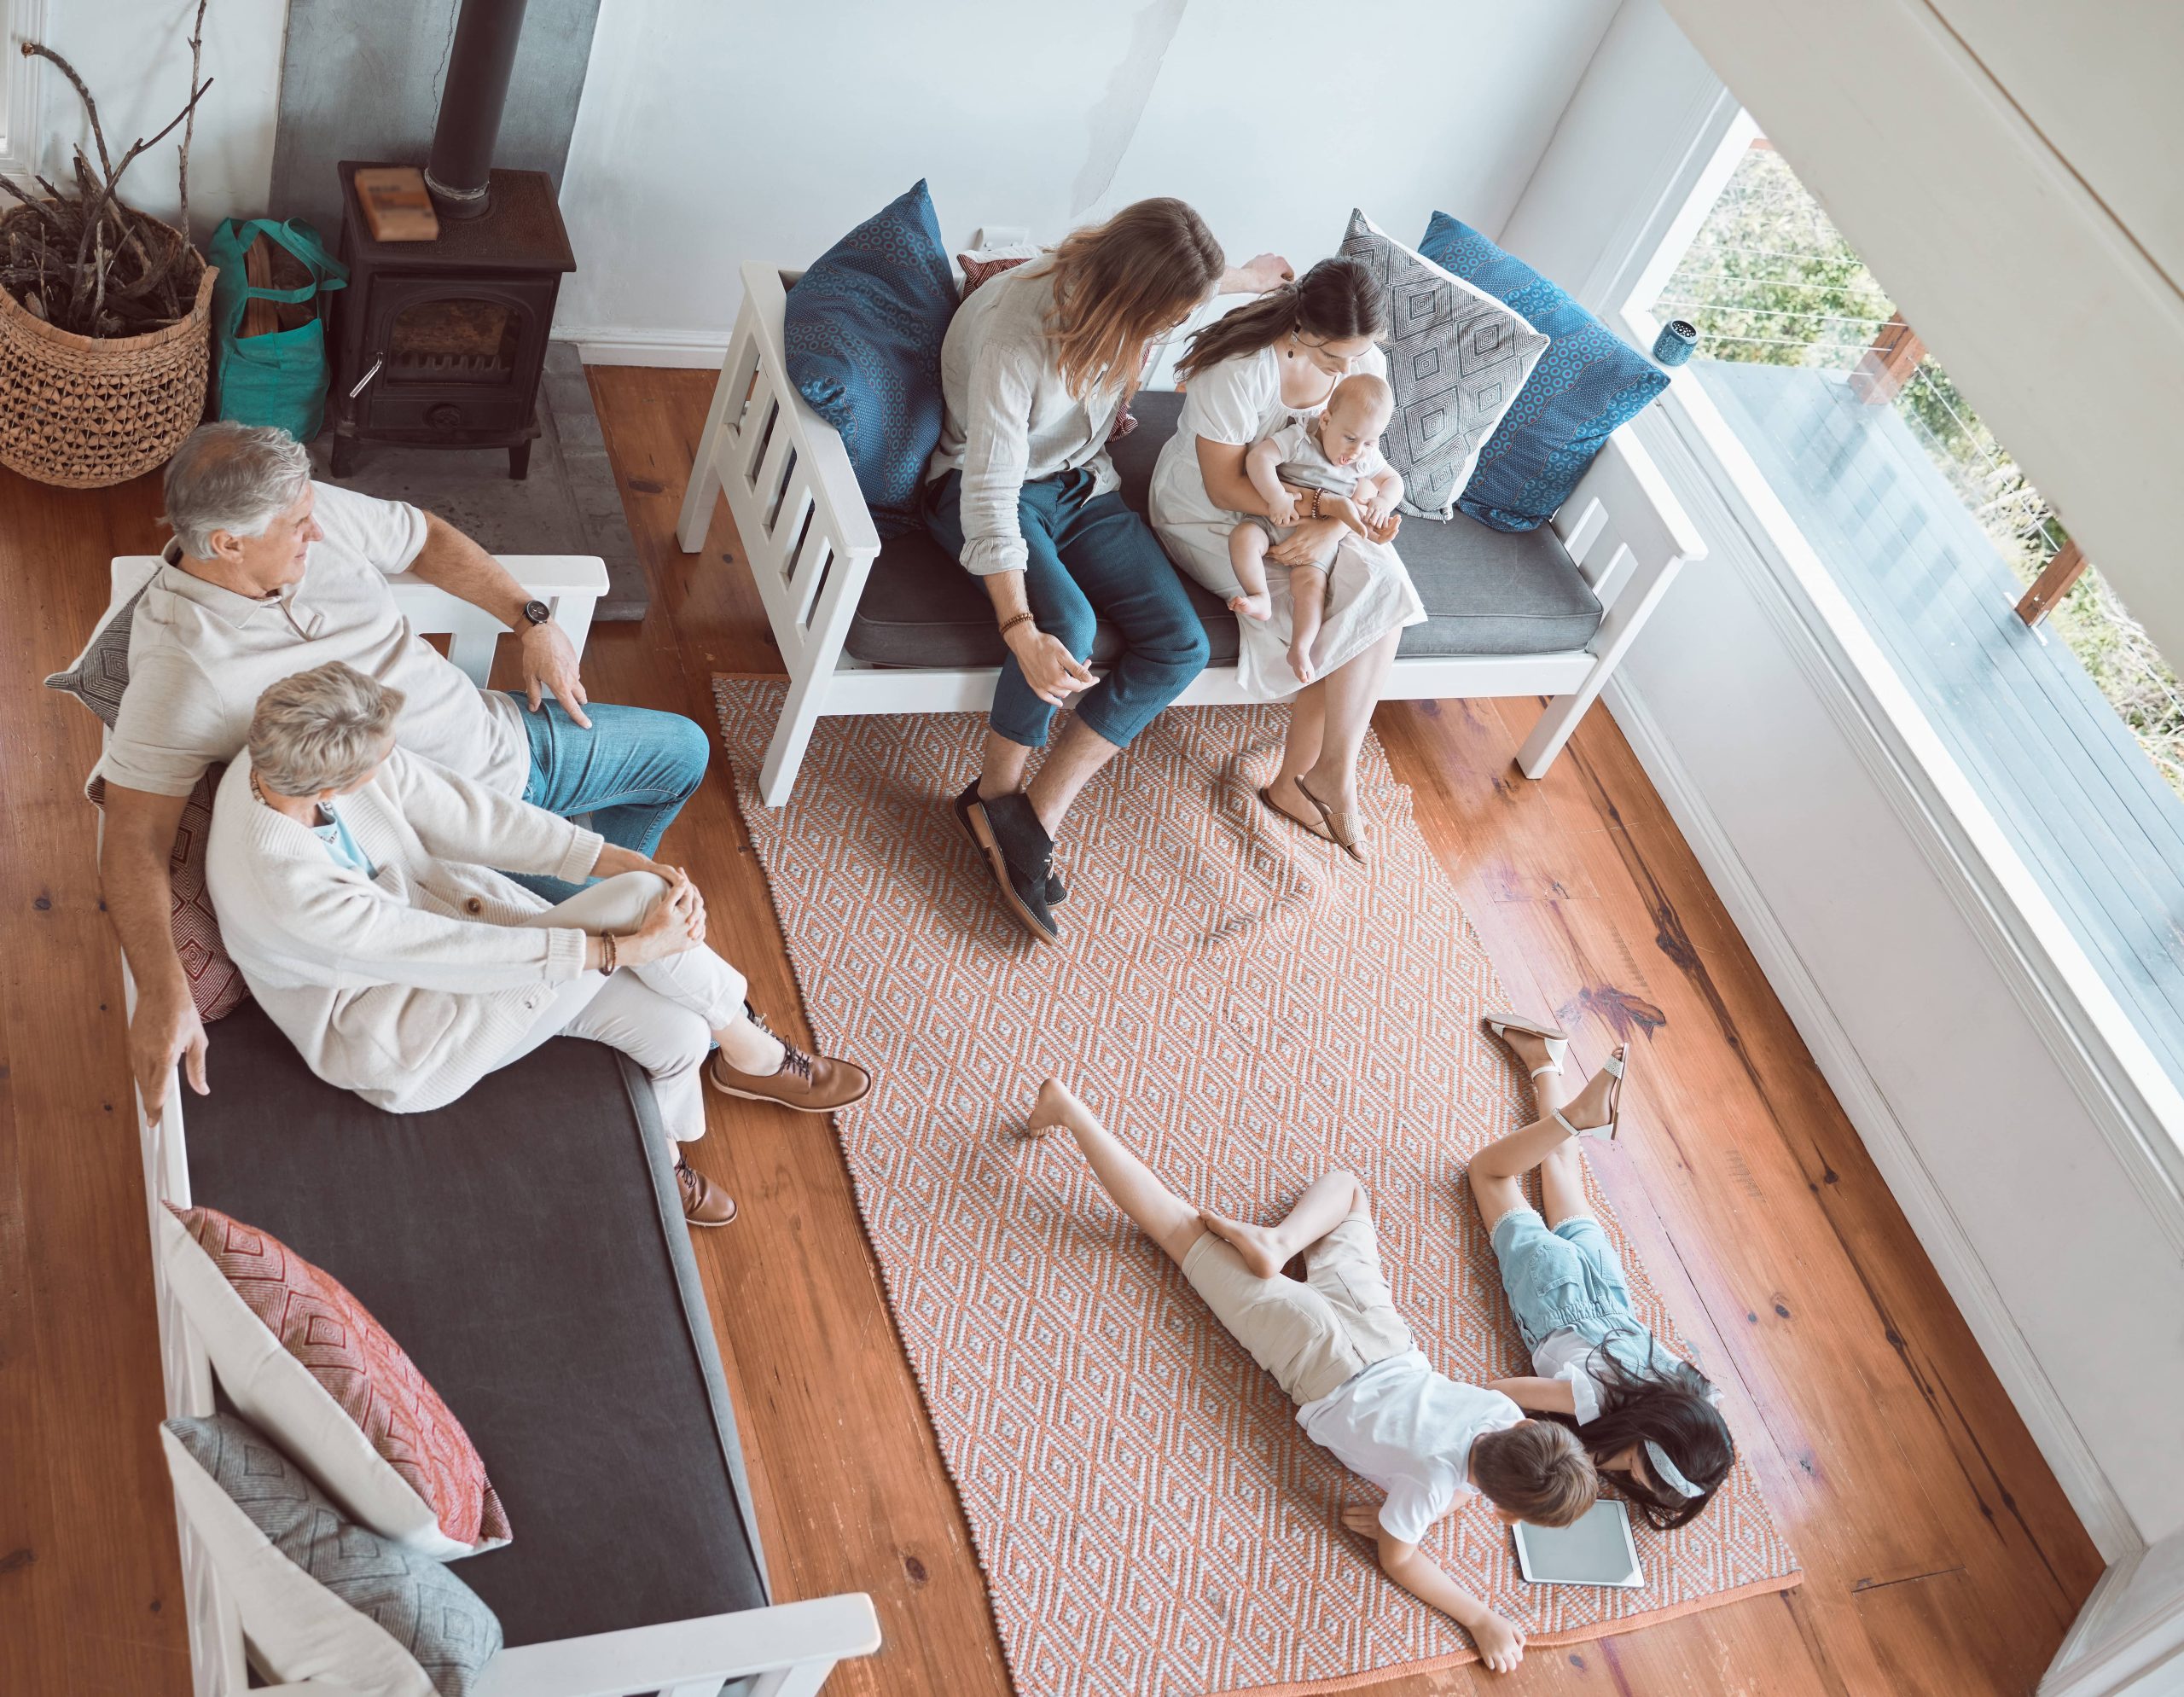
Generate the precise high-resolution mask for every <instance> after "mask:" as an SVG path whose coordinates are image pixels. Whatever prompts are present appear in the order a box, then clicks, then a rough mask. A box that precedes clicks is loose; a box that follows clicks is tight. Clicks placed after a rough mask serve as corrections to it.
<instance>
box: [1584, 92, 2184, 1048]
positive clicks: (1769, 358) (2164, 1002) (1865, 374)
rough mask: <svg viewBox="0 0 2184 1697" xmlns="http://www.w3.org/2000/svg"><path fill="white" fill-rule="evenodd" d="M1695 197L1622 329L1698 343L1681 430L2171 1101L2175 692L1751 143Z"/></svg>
mask: <svg viewBox="0 0 2184 1697" xmlns="http://www.w3.org/2000/svg"><path fill="white" fill-rule="evenodd" d="M1744 133H1745V134H1749V131H1745V132H1744ZM1712 180H1713V181H1714V182H1716V183H1720V184H1721V187H1720V189H1719V192H1718V195H1716V197H1715V198H1714V199H1713V200H1712V201H1711V204H1710V205H1708V206H1705V208H1704V209H1703V211H1704V215H1703V217H1700V218H1697V219H1696V220H1695V230H1694V231H1693V234H1692V235H1690V238H1689V241H1688V244H1687V246H1684V247H1682V251H1681V252H1678V253H1670V254H1664V255H1663V256H1661V258H1660V259H1659V260H1658V262H1657V263H1656V264H1655V265H1654V266H1653V267H1652V268H1651V269H1650V270H1649V272H1648V277H1649V278H1650V279H1651V280H1650V281H1649V282H1646V283H1644V284H1642V285H1641V292H1640V295H1639V298H1638V299H1635V300H1634V301H1633V302H1631V303H1630V305H1629V311H1628V315H1627V316H1628V317H1629V319H1630V321H1631V324H1632V328H1633V329H1634V331H1635V333H1636V334H1641V335H1644V336H1646V337H1647V339H1648V340H1650V339H1651V336H1652V334H1653V332H1654V330H1655V328H1657V327H1658V324H1659V323H1666V322H1668V321H1670V320H1674V319H1682V320H1685V321H1687V323H1690V324H1691V325H1693V327H1695V328H1696V329H1697V331H1698V333H1699V342H1698V350H1697V353H1696V356H1695V357H1694V358H1693V361H1692V363H1691V365H1690V367H1689V371H1690V374H1691V381H1693V382H1695V384H1696V386H1697V387H1698V388H1699V392H1700V399H1698V400H1695V401H1694V406H1697V405H1700V404H1703V405H1704V406H1705V407H1706V408H1707V409H1709V410H1711V414H1712V415H1713V416H1716V417H1717V418H1718V421H1719V422H1720V423H1721V424H1722V426H1724V427H1726V429H1727V431H1728V433H1729V434H1730V435H1731V436H1733V438H1734V443H1735V445H1737V447H1738V448H1739V449H1740V450H1741V451H1742V452H1743V453H1745V454H1746V455H1748V456H1749V460H1750V464H1751V468H1753V469H1754V470H1756V472H1757V474H1758V475H1760V476H1761V477H1763V479H1765V481H1766V484H1767V485H1768V487H1769V489H1770V490H1771V491H1772V492H1773V493H1774V495H1775V497H1777V499H1778V500H1779V501H1780V503H1781V506H1782V508H1783V509H1786V512H1787V513H1788V514H1789V516H1790V520H1791V521H1792V523H1793V524H1794V526H1796V528H1797V530H1798V532H1799V533H1800V535H1801V536H1802V538H1803V539H1804V542H1805V543H1807V544H1809V547H1810V549H1811V550H1812V552H1813V554H1814V555H1816V556H1817V557H1818V558H1819V560H1820V561H1821V563H1822V565H1823V566H1824V567H1825V568H1826V570H1827V572H1828V574H1829V576H1830V577H1831V578H1833V581H1834V583H1835V584H1837V585H1838V587H1839V589H1840V590H1842V592H1843V595H1844V598H1845V599H1846V600H1847V602H1849V603H1850V606H1851V607H1853V608H1854V609H1855V611H1856V615H1857V618H1858V619H1859V620H1860V622H1861V623H1862V625H1863V626H1864V628H1865V630H1866V631H1867V633H1868V634H1869V635H1870V636H1872V637H1873V642H1874V643H1875V644H1876V645H1877V647H1878V648H1879V650H1880V652H1881V653H1882V654H1884V655H1885V658H1886V660H1887V662H1888V664H1889V665H1890V666H1891V667H1892V669H1893V670H1894V671H1895V673H1896V677H1897V679H1898V680H1899V681H1900V682H1901V683H1902V685H1903V686H1904V688H1905V689H1907V690H1908V693H1909V694H1910V695H1911V697H1912V698H1913V699H1914V700H1915V701H1916V702H1917V704H1918V706H1919V707H1920V710H1921V712H1923V714H1924V717H1925V718H1926V722H1927V723H1928V724H1929V725H1930V726H1931V729H1933V731H1934V732H1935V734H1936V735H1937V736H1938V738H1939V739H1940V741H1941V742H1942V743H1943V746H1944V747H1946V748H1947V750H1948V751H1949V753H1950V755H1951V756H1952V757H1953V758H1955V762H1956V764H1957V765H1958V767H1959V768H1960V770H1961V771H1962V772H1963V774H1964V775H1965V776H1966V778H1967V779H1968V780H1969V781H1970V782H1971V783H1972V786H1973V787H1974V788H1975V790H1976V791H1977V792H1978V794H1979V796H1980V798H1981V799H1982V800H1983V802H1984V804H1985V805H1986V807H1987V809H1988V811H1989V813H1990V814H1991V815H1992V817H1994V819H1995V822H1997V824H1998V825H1999V826H2000V827H2001V828H2002V829H2003V831H2004V832H2005V833H2006V834H2007V835H2008V837H2009V838H2010V840H2011V841H2012V843H2013V846H2014V847H2015V848H2016V850H2017V851H2018V855H2019V856H2020V857H2021V858H2022V859H2023V860H2024V863H2025V864H2026V866H2027V867H2028V868H2029V869H2030V870H2031V871H2032V873H2033V875H2035V876H2036V878H2037V879H2038V880H2040V881H2041V883H2042V886H2044V888H2045V889H2046V892H2047V894H2048V896H2049V897H2050V898H2051V899H2052V900H2053V903H2054V904H2055V907H2056V910H2057V911H2058V912H2059V914H2060V915H2062V916H2063V918H2064V920H2065V922H2066V923H2067V924H2068V925H2069V926H2070V927H2071V931H2072V932H2073V933H2074V934H2075V935H2076V936H2077V939H2078V940H2079V942H2080V944H2081V945H2082V947H2083V948H2084V950H2085V951H2086V953H2087V955H2088V958H2090V959H2091V960H2092V961H2093V962H2094V964H2095V966H2096V967H2097V968H2099V969H2100V972H2101V973H2102V975H2103V977H2104V978H2105V979H2106V980H2107V981H2108V983H2109V985H2110V986H2111V989H2112V990H2113V991H2114V992H2115V994H2116V996H2117V1000H2118V1001H2119V1002H2120V1003H2122V1004H2123V1007H2124V1008H2125V1010H2126V1011H2127V1012H2128V1013H2129V1014H2130V1015H2131V1016H2132V1018H2133V1020H2134V1022H2135V1024H2136V1025H2137V1026H2139V1029H2140V1032H2141V1034H2142V1035H2143V1036H2144V1037H2146V1040H2147V1041H2148V1043H2150V1044H2151V1045H2152V1048H2153V1049H2154V1050H2155V1052H2156V1053H2157V1055H2158V1056H2159V1057H2160V1058H2161V1059H2162V1061H2164V1064H2165V1065H2166V1066H2167V1068H2168V1070H2169V1072H2170V1074H2171V1076H2172V1077H2175V1078H2184V691H2180V689H2179V686H2178V683H2177V679H2176V677H2175V675H2174V673H2173V672H2172V671H2170V669H2169V666H2168V665H2166V664H2164V661H2163V660H2162V657H2161V655H2160V654H2159V653H2158V651H2157V650H2156V649H2155V648H2154V646H2153V644H2152V642H2150V641H2149V640H2148V638H2147V636H2146V632H2145V631H2143V630H2142V629H2141V628H2140V625H2138V623H2137V622H2136V621H2135V619H2132V617H2131V616H2130V613H2129V610H2128V609H2127V608H2126V607H2124V606H2123V603H2122V602H2121V601H2120V600H2119V599H2118V598H2117V596H2116V595H2115V593H2114V592H2113V590H2111V589H2110V588H2109V586H2108V585H2107V584H2106V583H2105V582H2103V580H2102V579H2101V577H2100V572H2099V571H2098V569H2097V568H2096V567H2092V566H2089V565H2088V563H2087V561H2085V559H2084V558H2083V556H2082V555H2081V554H2080V552H2079V550H2078V549H2077V544H2076V543H2073V542H2072V541H2071V538H2070V534H2069V532H2068V531H2067V529H2066V528H2065V523H2064V520H2063V518H2062V517H2061V516H2060V515H2059V514H2057V513H2055V512H2054V511H2053V509H2051V508H2050V507H2049V506H2048V504H2047V503H2046V502H2045V501H2043V500H2042V497H2041V496H2040V493H2039V491H2038V490H2036V488H2035V487H2034V486H2033V485H2032V484H2031V483H2030V480H2029V479H2027V478H2026V476H2025V474H2024V472H2023V471H2022V470H2021V469H2020V468H2018V466H2017V464H2016V463H2015V462H2014V461H2013V460H2012V458H2011V457H2010V456H2009V453H2008V451H2007V449H2006V448H2005V447H2004V445H2002V444H2001V443H2000V442H1998V441H1996V440H1995V437H1994V434H1993V433H1992V432H1990V431H1989V430H1988V429H1987V427H1985V426H1984V424H1983V423H1981V421H1980V420H1979V417H1978V414H1977V412H1976V411H1975V410H1973V409H1972V406H1971V405H1970V404H1968V403H1967V402H1966V399H1965V398H1964V397H1963V395H1962V394H1961V393H1960V392H1958V390H1957V388H1956V386H1955V384H1953V383H1952V382H1951V381H1949V375H1948V373H1947V372H1946V371H1945V370H1944V369H1943V368H1942V366H1941V365H1940V363H1938V362H1937V360H1936V359H1935V358H1934V357H1932V355H1931V353H1929V352H1927V351H1926V346H1925V344H1924V342H1923V341H1922V340H1921V339H1920V336H1919V334H1918V327H1917V326H1916V325H1915V324H1913V323H1906V322H1905V319H1904V317H1903V315H1902V313H1901V312H1899V311H1897V309H1896V305H1895V303H1894V302H1892V301H1891V299H1889V296H1888V293H1887V291H1886V289H1885V286H1884V284H1883V282H1882V281H1881V280H1880V279H1879V278H1878V277H1876V276H1874V275H1873V272H1872V271H1871V270H1869V269H1868V268H1867V266H1866V264H1864V262H1863V261H1862V259H1860V257H1859V256H1858V254H1857V253H1856V250H1855V249H1854V248H1853V247H1851V246H1850V243H1849V242H1848V241H1845V240H1844V237H1843V235H1841V233H1840V232H1839V231H1838V230H1836V229H1835V227H1834V226H1833V224H1831V223H1830V222H1829V220H1828V218H1827V215H1826V213H1825V212H1823V211H1822V210H1821V207H1820V206H1819V205H1818V204H1817V203H1816V202H1815V201H1814V199H1813V197H1812V196H1811V195H1809V193H1807V192H1806V190H1805V189H1804V186H1803V185H1802V184H1801V183H1799V182H1798V179H1797V177H1796V175H1795V173H1794V172H1792V171H1791V169H1790V168H1789V166H1788V165H1787V164H1786V161H1785V160H1783V159H1782V158H1781V156H1780V154H1777V153H1776V152H1775V150H1774V149H1773V148H1772V147H1770V146H1769V144H1768V142H1766V140H1765V138H1764V137H1751V140H1750V142H1749V145H1745V146H1743V147H1742V148H1741V150H1740V152H1739V153H1738V154H1737V155H1736V157H1735V159H1734V166H1733V167H1732V168H1730V169H1728V171H1727V173H1726V177H1723V175H1722V173H1721V172H1719V171H1717V172H1716V174H1715V176H1714V178H1713V179H1712ZM1693 211H1694V212H1697V211H1699V209H1698V208H1694V209H1693ZM1693 222H1694V221H1693V219H1692V218H1686V219H1685V220H1684V221H1683V224H1682V228H1684V229H1686V230H1692V229H1693ZM2029 262H2030V261H2029Z"/></svg>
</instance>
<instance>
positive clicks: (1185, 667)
mask: <svg viewBox="0 0 2184 1697" xmlns="http://www.w3.org/2000/svg"><path fill="white" fill-rule="evenodd" d="M1094 481H1095V479H1094V476H1093V474H1092V473H1091V472H1090V471H1089V469H1083V468H1080V469H1078V470H1077V471H1070V472H1063V473H1062V474H1060V476H1058V477H1049V478H1042V479H1039V480H1038V481H1037V482H1036V483H1027V484H1025V485H1024V487H1023V490H1022V491H1021V492H1020V493H1019V495H1018V496H1017V497H1016V520H1017V523H1018V525H1019V526H1020V527H1021V528H1022V530H1023V533H1024V542H1025V547H1026V548H1027V549H1029V550H1030V554H1029V557H1028V558H1027V559H1026V560H1025V566H1024V598H1025V602H1027V603H1028V604H1029V605H1030V607H1031V615H1032V617H1033V619H1036V620H1037V624H1038V626H1039V629H1040V630H1042V631H1045V632H1046V633H1047V635H1048V636H1056V637H1059V638H1060V640H1061V641H1062V642H1064V643H1065V644H1066V645H1067V647H1068V648H1069V651H1070V653H1071V654H1074V655H1075V656H1076V657H1077V659H1078V660H1086V659H1088V658H1089V656H1090V655H1091V653H1092V638H1093V636H1094V634H1095V630H1096V627H1097V625H1098V621H1099V620H1101V619H1107V621H1108V622H1109V623H1111V624H1112V625H1114V626H1115V628H1116V629H1117V630H1118V631H1120V632H1121V633H1122V639H1123V651H1122V653H1120V654H1118V655H1116V656H1115V660H1114V664H1113V665H1110V666H1109V667H1108V668H1107V676H1106V677H1102V678H1101V680H1100V681H1099V683H1096V684H1095V685H1094V686H1093V687H1092V688H1091V689H1088V690H1086V691H1085V692H1084V694H1083V695H1081V696H1079V697H1078V698H1077V706H1076V709H1075V711H1076V713H1077V718H1078V720H1079V721H1080V722H1081V723H1082V724H1083V725H1085V726H1086V728H1087V729H1090V730H1092V731H1094V732H1095V733H1096V734H1097V735H1100V736H1101V737H1103V738H1105V739H1106V740H1107V741H1109V742H1112V743H1113V744H1114V745H1115V747H1118V748H1127V747H1130V741H1131V739H1132V738H1134V737H1135V736H1136V735H1137V734H1138V732H1140V731H1141V730H1143V729H1145V727H1146V726H1147V725H1148V724H1151V723H1152V722H1153V718H1154V716H1155V715H1156V714H1158V713H1159V711H1160V710H1161V709H1162V708H1163V707H1165V706H1167V705H1168V703H1169V702H1170V701H1172V700H1175V699H1176V696H1178V695H1180V694H1182V693H1183V690H1184V689H1185V688H1186V687H1187V686H1188V684H1189V683H1190V681H1191V679H1193V678H1194V677H1197V676H1198V675H1199V673H1200V672H1201V671H1205V661H1206V655H1207V653H1208V647H1207V643H1206V639H1205V626H1204V625H1201V624H1199V618H1198V613H1196V611H1195V610H1194V608H1193V607H1192V606H1191V599H1190V596H1189V595H1188V593H1187V592H1186V591H1185V590H1184V589H1183V580H1182V578H1179V577H1178V576H1176V568H1175V567H1174V566H1173V565H1171V564H1170V561H1169V559H1168V551H1167V549H1164V548H1163V547H1161V546H1160V538H1159V537H1157V536H1155V535H1153V527H1152V526H1150V525H1148V524H1147V523H1146V522H1145V520H1143V519H1141V518H1140V517H1138V515H1137V514H1136V513H1133V512H1132V511H1130V509H1129V508H1128V507H1127V506H1125V505H1124V503H1123V497H1122V494H1121V491H1118V490H1109V491H1107V493H1106V494H1105V495H1095V494H1093V493H1092V485H1093V483H1094ZM962 495H963V479H962V474H961V473H959V472H950V473H949V474H947V475H946V476H945V477H943V478H941V479H938V480H937V481H936V482H932V483H929V484H927V485H926V488H925V495H924V503H923V504H924V508H925V521H926V530H927V531H928V532H930V533H931V534H932V539H933V540H934V541H935V542H937V543H939V544H940V546H941V547H942V548H944V549H947V551H948V557H949V558H950V559H951V560H954V559H958V558H960V557H961V555H962V551H963V520H962ZM1053 720H1054V709H1053V708H1052V707H1050V706H1048V705H1047V704H1046V703H1045V702H1044V701H1042V700H1040V699H1039V698H1038V697H1037V695H1034V694H1032V693H1031V685H1030V684H1028V683H1025V681H1024V673H1023V671H1022V670H1021V669H1020V668H1019V666H1018V665H1017V664H1016V656H1015V655H1014V654H1011V655H1009V656H1008V659H1006V660H1003V661H1002V666H1001V677H1000V679H999V680H998V681H997V682H996V683H995V685H994V691H993V713H992V716H991V718H990V719H989V720H988V723H989V724H991V725H992V727H993V729H995V731H996V733H998V734H999V735H1002V736H1005V737H1007V738H1008V740H1009V741H1011V742H1017V743H1021V744H1023V745H1024V747H1027V748H1042V747H1045V746H1046V741H1047V728H1048V725H1049V724H1052V723H1053Z"/></svg>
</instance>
